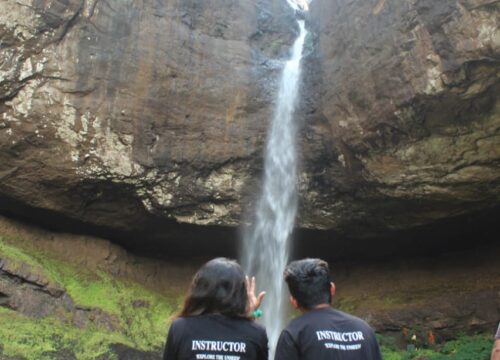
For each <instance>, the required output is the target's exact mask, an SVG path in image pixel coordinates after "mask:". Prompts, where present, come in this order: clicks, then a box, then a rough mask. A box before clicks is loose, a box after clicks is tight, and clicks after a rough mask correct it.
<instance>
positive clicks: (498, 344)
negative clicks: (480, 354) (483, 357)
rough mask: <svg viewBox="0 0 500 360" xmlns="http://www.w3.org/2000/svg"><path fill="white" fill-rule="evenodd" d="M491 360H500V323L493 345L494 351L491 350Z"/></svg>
mask: <svg viewBox="0 0 500 360" xmlns="http://www.w3.org/2000/svg"><path fill="white" fill-rule="evenodd" d="M491 360H500V323H498V329H497V333H496V335H495V342H494V344H493V349H492V350H491Z"/></svg>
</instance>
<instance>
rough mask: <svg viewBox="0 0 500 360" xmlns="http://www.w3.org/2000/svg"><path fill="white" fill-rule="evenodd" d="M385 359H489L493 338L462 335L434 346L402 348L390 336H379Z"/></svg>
mask: <svg viewBox="0 0 500 360" xmlns="http://www.w3.org/2000/svg"><path fill="white" fill-rule="evenodd" d="M379 342H380V344H381V347H382V355H383V358H384V360H472V359H474V360H488V359H489V358H490V353H491V347H492V344H493V338H492V337H488V336H483V335H476V336H461V337H459V338H458V339H457V340H453V341H448V342H446V343H443V344H438V345H434V346H432V347H427V348H425V347H420V348H419V347H417V348H414V347H413V346H410V347H409V349H406V350H401V349H398V348H397V346H396V345H395V341H393V340H392V339H391V338H388V337H379Z"/></svg>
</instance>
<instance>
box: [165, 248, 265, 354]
mask: <svg viewBox="0 0 500 360" xmlns="http://www.w3.org/2000/svg"><path fill="white" fill-rule="evenodd" d="M264 294H265V293H264V292H261V293H260V294H259V295H258V296H256V295H255V278H251V279H249V278H248V277H247V276H245V274H244V273H243V271H242V269H241V267H240V265H239V264H238V263H237V262H236V261H234V260H229V259H226V258H217V259H213V260H211V261H209V262H207V263H206V264H204V265H203V266H202V267H201V268H200V269H199V270H198V272H197V273H196V275H195V276H194V278H193V281H192V283H191V288H190V290H189V293H188V296H187V298H186V300H185V303H184V307H183V309H182V310H181V312H180V314H179V316H178V317H177V318H176V319H175V320H174V321H173V322H172V324H171V326H170V329H169V332H168V336H167V344H166V346H165V352H164V354H163V359H164V360H191V359H213V360H219V359H220V360H267V359H268V340H267V334H266V331H265V329H264V328H263V327H262V326H260V325H259V324H257V323H256V322H254V321H252V320H253V315H252V314H253V313H254V312H255V310H257V309H258V307H259V305H260V303H261V302H262V299H263V297H264Z"/></svg>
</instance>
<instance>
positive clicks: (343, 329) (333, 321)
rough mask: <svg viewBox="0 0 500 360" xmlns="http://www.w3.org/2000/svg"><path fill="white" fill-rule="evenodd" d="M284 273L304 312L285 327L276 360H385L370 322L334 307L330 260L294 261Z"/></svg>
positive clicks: (296, 304)
mask: <svg viewBox="0 0 500 360" xmlns="http://www.w3.org/2000/svg"><path fill="white" fill-rule="evenodd" d="M284 276H285V281H286V283H287V285H288V289H289V290H290V302H291V303H292V305H293V306H294V307H295V308H296V309H298V310H299V311H300V312H301V313H302V314H301V315H300V316H299V317H297V318H296V319H294V320H292V321H291V322H290V323H289V324H288V326H287V327H286V328H285V329H284V330H283V331H282V333H281V335H280V338H279V340H278V345H277V347H276V353H275V360H334V359H341V360H360V359H366V360H382V355H381V353H380V349H379V345H378V343H377V341H376V339H375V333H374V332H373V330H372V329H371V328H370V326H369V325H368V324H367V323H366V322H365V321H363V320H361V319H359V318H357V317H355V316H352V315H349V314H346V313H344V312H341V311H338V310H335V309H333V308H332V307H331V302H332V299H333V297H334V296H335V284H334V283H333V282H332V281H331V276H330V269H329V267H328V263H326V262H325V261H323V260H321V259H304V260H298V261H293V262H291V263H290V264H289V265H288V266H287V267H286V269H285V272H284Z"/></svg>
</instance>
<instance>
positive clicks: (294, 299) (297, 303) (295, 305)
mask: <svg viewBox="0 0 500 360" xmlns="http://www.w3.org/2000/svg"><path fill="white" fill-rule="evenodd" d="M288 299H289V300H290V304H292V306H293V308H294V309H298V308H299V302H298V301H297V299H296V298H294V297H293V296H290V297H289V298H288Z"/></svg>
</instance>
